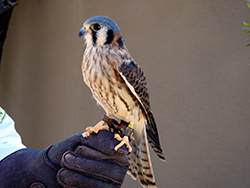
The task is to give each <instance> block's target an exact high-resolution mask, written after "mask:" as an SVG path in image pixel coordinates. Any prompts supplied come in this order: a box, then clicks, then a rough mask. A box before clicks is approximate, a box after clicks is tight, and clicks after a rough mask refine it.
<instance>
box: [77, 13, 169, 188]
mask: <svg viewBox="0 0 250 188" xmlns="http://www.w3.org/2000/svg"><path fill="white" fill-rule="evenodd" d="M79 36H84V38H85V42H86V49H85V51H84V55H83V61H82V65H81V68H82V73H83V78H84V82H85V83H86V85H87V86H88V87H89V88H90V90H91V92H92V94H93V96H94V98H95V100H96V101H97V103H98V104H99V105H100V106H102V108H103V109H104V111H105V112H106V117H108V118H110V119H114V120H115V121H117V122H119V123H120V122H121V121H123V122H127V123H128V128H129V130H133V134H134V141H133V142H132V147H131V148H130V145H129V140H130V141H131V137H130V138H129V136H123V138H121V137H120V136H119V135H116V136H115V137H116V138H117V139H118V140H122V142H121V143H120V144H119V145H118V146H116V147H115V148H114V149H115V150H117V149H118V148H119V147H121V145H123V144H126V145H127V146H128V147H129V148H130V151H131V153H130V154H129V156H128V159H129V165H130V167H129V170H128V174H129V175H130V176H131V177H132V178H133V179H137V178H138V179H139V181H140V183H141V185H142V186H143V187H156V184H155V178H154V175H153V168H152V165H151V159H150V155H149V148H148V142H149V143H150V145H151V146H152V148H153V150H154V151H155V152H156V154H157V155H158V157H159V158H160V159H162V160H165V158H164V155H163V151H162V149H161V146H160V141H159V136H158V132H157V128H156V123H155V120H154V116H153V113H152V111H151V108H150V104H149V94H148V87H147V82H146V77H145V76H144V73H143V71H142V69H141V68H140V66H139V65H138V64H137V63H136V62H135V60H134V59H133V58H132V57H131V55H130V53H129V51H128V49H127V48H126V46H125V44H124V40H123V36H122V33H121V31H120V29H119V27H118V26H117V24H116V23H115V22H114V21H113V20H112V19H110V18H108V17H105V16H95V17H91V18H89V19H87V20H86V21H85V22H84V23H83V27H82V28H81V29H80V31H79ZM103 125H104V121H100V122H99V123H98V124H97V125H96V126H95V127H94V128H87V129H88V130H89V132H87V133H86V134H85V135H84V136H86V135H88V134H90V132H92V131H94V132H98V131H99V130H100V129H108V126H107V125H106V126H105V125H104V126H103ZM127 130H128V129H127Z"/></svg>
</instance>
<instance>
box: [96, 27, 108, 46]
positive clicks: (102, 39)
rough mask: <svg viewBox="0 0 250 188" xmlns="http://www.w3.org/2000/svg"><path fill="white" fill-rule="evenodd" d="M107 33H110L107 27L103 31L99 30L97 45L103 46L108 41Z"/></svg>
mask: <svg viewBox="0 0 250 188" xmlns="http://www.w3.org/2000/svg"><path fill="white" fill-rule="evenodd" d="M107 31H108V28H106V27H103V28H102V29H101V30H99V31H98V32H97V33H96V38H97V40H96V44H97V45H98V46H100V45H103V44H104V43H105V42H106V40H107Z"/></svg>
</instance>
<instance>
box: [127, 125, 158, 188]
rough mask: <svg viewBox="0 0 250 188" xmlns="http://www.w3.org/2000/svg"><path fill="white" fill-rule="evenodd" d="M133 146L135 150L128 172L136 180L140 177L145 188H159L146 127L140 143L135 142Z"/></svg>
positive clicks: (130, 157) (131, 155)
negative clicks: (137, 144) (156, 182)
mask: <svg viewBox="0 0 250 188" xmlns="http://www.w3.org/2000/svg"><path fill="white" fill-rule="evenodd" d="M132 148H133V150H132V152H131V154H130V155H129V157H128V159H129V169H128V171H127V173H128V174H129V175H130V176H131V177H132V178H133V179H134V180H136V179H137V178H138V180H139V181H140V183H141V185H142V186H143V187H144V188H157V187H156V184H155V178H154V172H153V167H152V164H151V159H150V153H149V149H148V141H147V135H146V129H145V128H144V130H143V134H142V137H141V141H140V145H139V146H138V147H136V145H135V142H133V143H132Z"/></svg>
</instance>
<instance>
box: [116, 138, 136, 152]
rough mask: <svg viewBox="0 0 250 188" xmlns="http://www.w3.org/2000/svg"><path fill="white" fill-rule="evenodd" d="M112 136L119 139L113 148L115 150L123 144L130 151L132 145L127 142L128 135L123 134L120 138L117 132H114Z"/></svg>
mask: <svg viewBox="0 0 250 188" xmlns="http://www.w3.org/2000/svg"><path fill="white" fill-rule="evenodd" d="M114 138H115V139H117V140H118V141H121V142H120V143H119V144H117V145H116V146H115V149H114V150H115V151H117V150H118V149H119V148H120V147H122V146H123V145H124V144H125V145H126V146H127V148H128V151H129V152H132V147H131V146H130V144H129V139H128V136H124V137H123V138H122V137H121V136H120V135H119V134H115V136H114Z"/></svg>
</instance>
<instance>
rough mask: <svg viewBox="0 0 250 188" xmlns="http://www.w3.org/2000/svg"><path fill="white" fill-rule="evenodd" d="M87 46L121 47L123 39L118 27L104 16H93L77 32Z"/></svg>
mask: <svg viewBox="0 0 250 188" xmlns="http://www.w3.org/2000/svg"><path fill="white" fill-rule="evenodd" d="M81 36H84V38H85V41H86V44H87V47H88V46H102V45H115V46H117V47H121V48H122V47H123V46H124V42H123V37H122V34H121V31H120V29H119V27H118V25H117V24H116V23H115V22H114V21H113V20H112V19H111V18H108V17H106V16H95V17H91V18H89V19H87V20H86V21H85V22H84V23H83V27H82V28H81V29H80V31H79V37H81Z"/></svg>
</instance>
